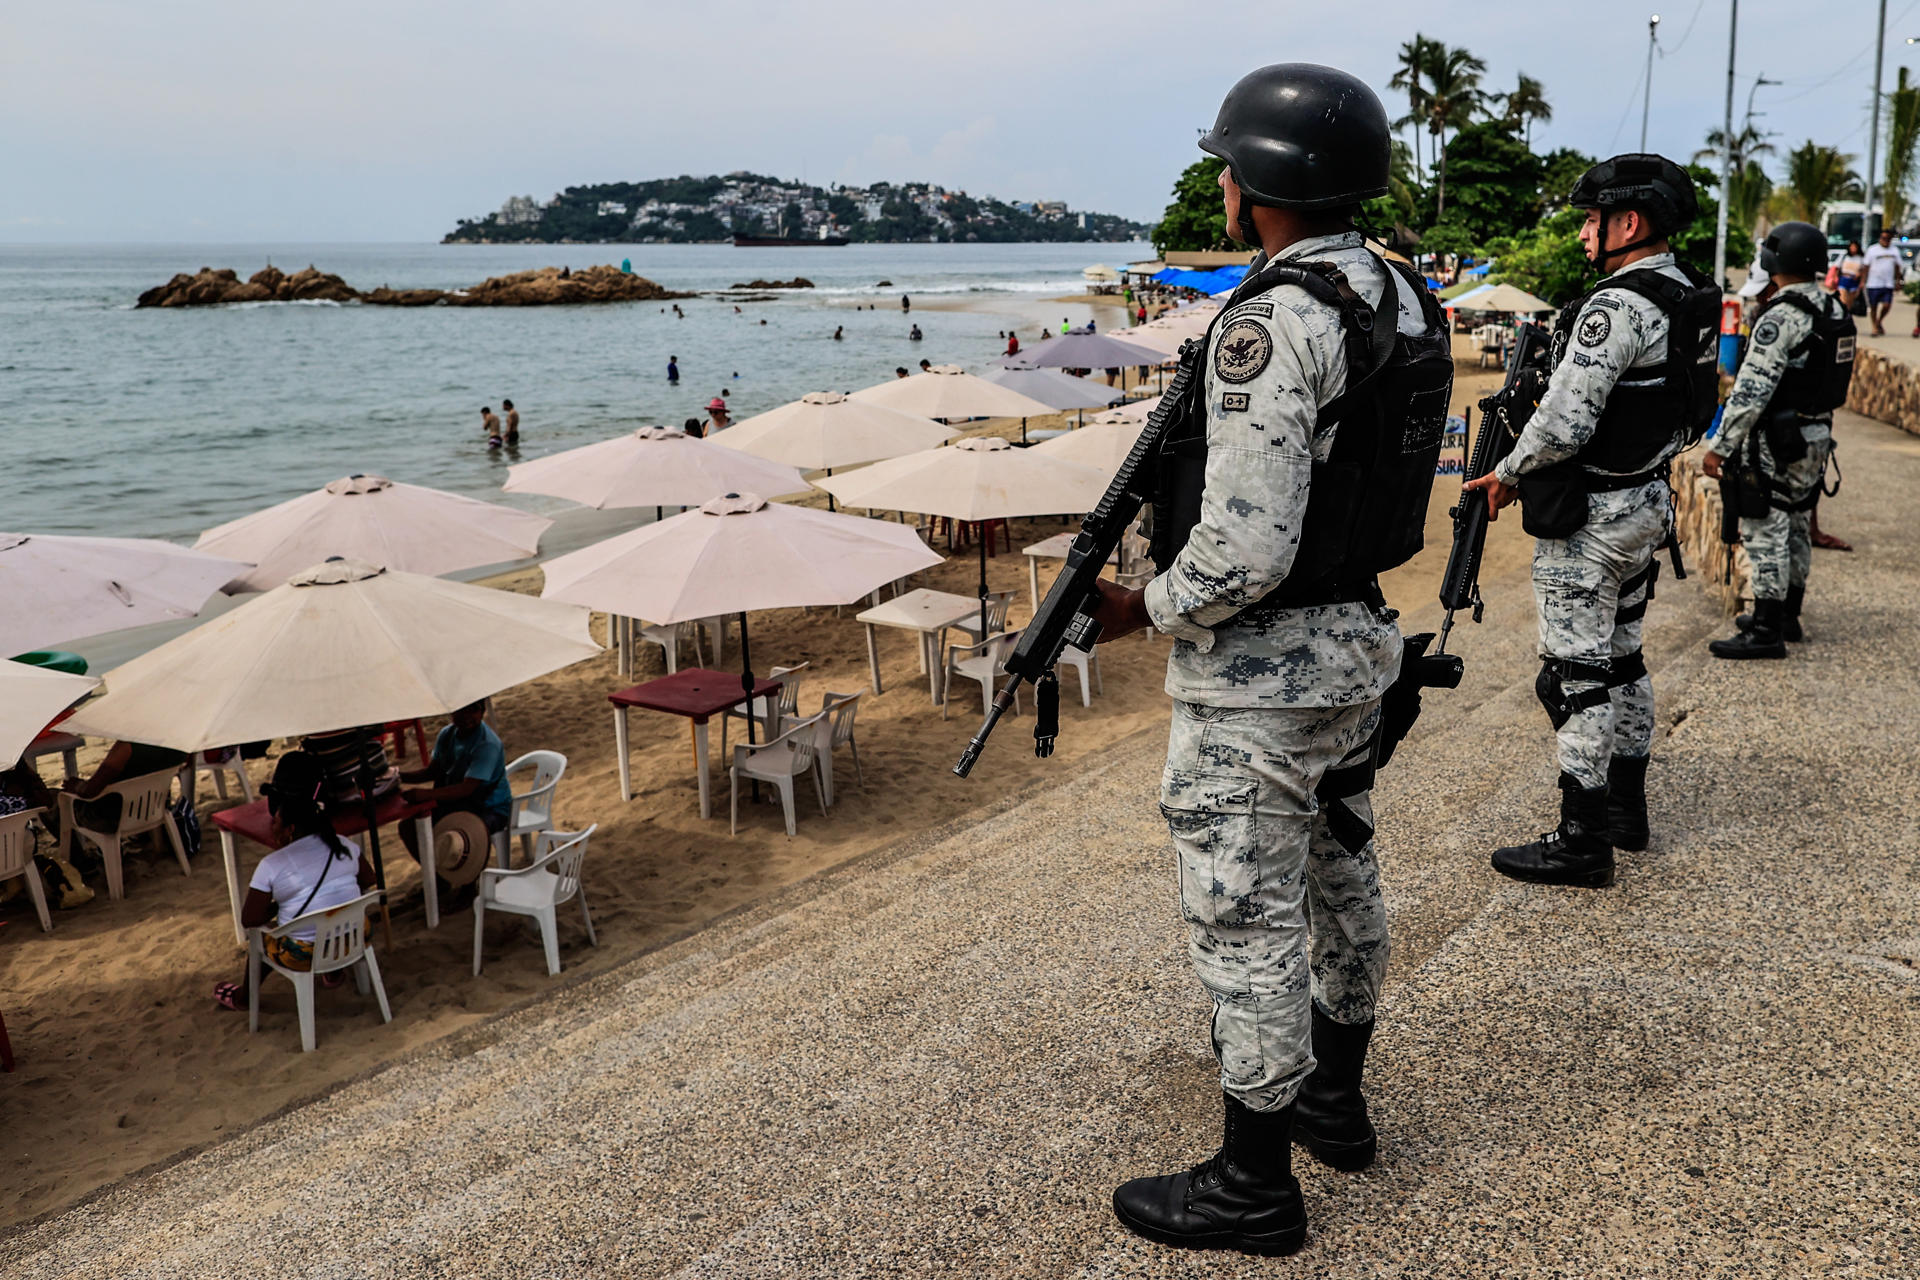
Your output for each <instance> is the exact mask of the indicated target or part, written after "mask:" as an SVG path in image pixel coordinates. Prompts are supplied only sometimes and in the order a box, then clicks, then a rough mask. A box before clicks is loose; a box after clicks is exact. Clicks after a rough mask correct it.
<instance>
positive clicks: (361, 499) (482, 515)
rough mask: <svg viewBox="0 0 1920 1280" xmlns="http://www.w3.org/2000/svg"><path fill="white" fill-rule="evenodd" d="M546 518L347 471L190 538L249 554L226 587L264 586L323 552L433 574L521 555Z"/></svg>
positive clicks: (535, 544)
mask: <svg viewBox="0 0 1920 1280" xmlns="http://www.w3.org/2000/svg"><path fill="white" fill-rule="evenodd" d="M552 526H553V521H551V520H549V519H547V518H546V517H544V516H536V515H533V514H532V513H530V512H526V511H516V510H514V509H513V508H512V507H503V506H500V505H498V504H496V503H492V502H481V501H478V500H477V499H474V498H463V497H460V496H459V495H458V494H452V493H442V492H441V491H440V490H438V489H427V488H423V487H422V486H420V485H417V484H395V483H394V482H393V481H391V480H389V479H387V478H386V477H385V476H372V475H351V476H347V477H346V478H344V479H341V480H335V481H334V482H333V483H331V484H329V485H327V486H326V487H325V488H323V489H316V490H314V491H313V492H312V493H306V494H302V495H301V496H299V497H297V498H289V499H288V500H287V501H285V502H282V503H279V504H278V505H275V506H271V507H268V508H267V509H266V510H264V511H256V512H254V513H253V514H252V515H250V516H242V517H241V518H240V519H238V520H233V521H229V522H228V523H226V524H223V525H220V526H219V527H217V528H213V529H209V530H207V531H206V532H205V533H203V534H201V535H200V540H199V541H198V542H195V543H194V544H193V545H194V549H195V550H196V551H206V552H210V553H212V554H214V555H223V556H231V557H233V558H234V559H236V560H251V561H252V562H253V565H254V567H253V568H252V569H251V570H250V571H248V572H247V573H244V574H242V575H241V576H240V577H238V578H236V579H235V580H234V581H233V582H231V583H228V584H227V590H228V591H230V592H231V591H267V590H271V589H272V588H274V587H277V586H279V585H280V584H281V583H283V582H285V581H286V580H287V579H288V578H289V577H291V576H292V575H293V574H295V573H297V572H299V571H300V570H302V569H305V568H307V567H309V566H311V565H315V564H319V563H320V562H321V561H323V560H325V559H327V558H328V557H329V556H343V557H346V558H348V559H352V560H366V561H369V562H371V563H373V564H383V565H385V566H387V568H389V569H397V570H402V571H404V572H407V573H424V574H428V575H433V576H437V575H439V574H443V573H454V572H456V571H458V570H461V569H478V568H479V567H480V566H482V565H489V564H500V563H502V562H503V561H507V560H521V559H525V558H526V557H527V556H530V555H532V554H533V553H534V552H535V551H536V550H537V549H538V548H539V546H540V536H541V535H542V534H544V533H545V532H546V531H547V530H548V529H549V528H551V527H552Z"/></svg>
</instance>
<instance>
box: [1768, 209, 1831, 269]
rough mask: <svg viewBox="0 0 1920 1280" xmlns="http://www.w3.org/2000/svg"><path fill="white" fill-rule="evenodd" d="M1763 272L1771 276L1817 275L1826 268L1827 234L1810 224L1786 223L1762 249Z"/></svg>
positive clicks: (1771, 234)
mask: <svg viewBox="0 0 1920 1280" xmlns="http://www.w3.org/2000/svg"><path fill="white" fill-rule="evenodd" d="M1760 269H1761V270H1762V271H1764V272H1766V273H1767V274H1768V275H1770V276H1772V275H1782V276H1817V275H1819V274H1820V273H1821V272H1822V271H1825V270H1826V269H1827V237H1826V233H1825V232H1823V231H1821V230H1820V228H1818V227H1816V226H1814V225H1813V224H1812V223H1810V222H1783V223H1781V224H1780V225H1779V226H1777V227H1775V228H1774V229H1773V230H1771V231H1769V232H1767V238H1766V241H1765V242H1764V243H1762V244H1761V246H1760Z"/></svg>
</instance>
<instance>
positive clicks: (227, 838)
mask: <svg viewBox="0 0 1920 1280" xmlns="http://www.w3.org/2000/svg"><path fill="white" fill-rule="evenodd" d="M373 816H374V818H375V820H376V821H377V822H378V823H379V824H380V825H381V826H383V827H384V826H386V825H387V824H389V823H401V822H412V823H413V824H414V832H415V834H416V835H417V836H418V837H419V842H420V872H421V878H422V879H423V880H424V881H425V883H426V895H427V928H429V929H437V928H439V926H440V888H439V886H438V885H437V884H435V883H434V875H433V872H434V867H433V804H432V802H431V801H428V802H424V803H421V804H409V803H408V802H407V801H405V800H402V799H401V798H400V793H399V791H397V790H395V791H390V792H388V793H387V794H386V796H384V797H383V798H382V799H381V800H380V803H379V804H378V805H377V806H376V807H375V809H374V815H373ZM213 825H214V826H216V827H218V828H220V858H221V860H222V861H223V862H225V863H226V868H227V900H228V901H229V902H230V903H231V904H232V906H233V936H234V937H235V938H237V939H239V941H240V943H241V945H242V946H244V945H246V941H247V931H246V929H245V928H244V927H243V926H242V925H241V923H240V898H241V894H240V855H239V853H238V851H237V850H236V849H235V848H234V843H233V838H234V837H235V836H237V835H239V836H245V837H246V838H247V839H249V840H251V841H253V842H254V843H255V844H260V845H267V846H269V847H271V846H272V844H273V819H272V817H271V816H270V815H269V814H268V813H267V802H266V800H264V799H260V800H255V801H254V802H253V803H252V804H243V805H241V806H240V807H239V808H237V809H222V810H221V811H220V812H219V813H216V814H214V815H213ZM333 829H334V832H335V833H336V834H338V835H343V836H357V835H359V834H360V833H361V832H363V831H365V830H366V829H367V811H366V809H365V807H363V806H360V805H355V806H354V807H353V808H352V809H351V810H350V811H348V812H346V813H343V814H341V815H340V816H339V817H338V818H336V819H334V823H333Z"/></svg>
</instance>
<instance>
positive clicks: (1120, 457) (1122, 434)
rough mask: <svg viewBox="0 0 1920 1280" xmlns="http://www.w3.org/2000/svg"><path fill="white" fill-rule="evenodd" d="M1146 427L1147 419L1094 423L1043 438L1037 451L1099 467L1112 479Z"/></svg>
mask: <svg viewBox="0 0 1920 1280" xmlns="http://www.w3.org/2000/svg"><path fill="white" fill-rule="evenodd" d="M1146 426H1147V423H1146V419H1144V418H1142V419H1141V420H1140V421H1138V422H1106V423H1093V424H1091V425H1088V426H1084V427H1081V428H1080V429H1079V430H1078V431H1069V432H1067V433H1066V434H1065V435H1059V436H1055V437H1054V438H1053V439H1051V440H1043V441H1041V442H1040V443H1039V444H1037V445H1035V446H1033V451H1034V452H1035V453H1044V454H1046V455H1047V456H1048V457H1049V458H1058V459H1060V460H1061V461H1063V462H1078V463H1081V464H1082V465H1084V466H1089V467H1097V468H1099V470H1100V472H1101V473H1102V474H1103V475H1105V476H1107V477H1109V478H1111V477H1112V475H1113V473H1114V472H1116V471H1118V470H1119V469H1120V464H1121V463H1122V462H1125V461H1126V459H1127V454H1129V453H1131V452H1132V451H1133V444H1134V441H1136V440H1138V439H1139V438H1140V433H1141V432H1142V431H1144V430H1145V429H1146Z"/></svg>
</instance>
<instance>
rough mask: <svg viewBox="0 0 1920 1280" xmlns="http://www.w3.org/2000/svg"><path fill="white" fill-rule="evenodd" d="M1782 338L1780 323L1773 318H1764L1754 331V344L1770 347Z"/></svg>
mask: <svg viewBox="0 0 1920 1280" xmlns="http://www.w3.org/2000/svg"><path fill="white" fill-rule="evenodd" d="M1779 338H1780V325H1779V324H1778V323H1777V322H1776V321H1773V320H1762V321H1761V322H1760V323H1759V324H1758V325H1757V326H1756V327H1755V328H1754V331H1753V345H1754V346H1756V347H1770V346H1772V345H1773V344H1774V343H1775V342H1776V341H1778V340H1779Z"/></svg>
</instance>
